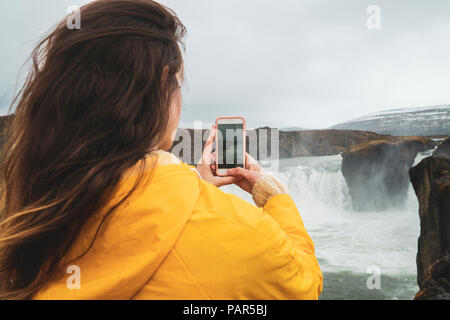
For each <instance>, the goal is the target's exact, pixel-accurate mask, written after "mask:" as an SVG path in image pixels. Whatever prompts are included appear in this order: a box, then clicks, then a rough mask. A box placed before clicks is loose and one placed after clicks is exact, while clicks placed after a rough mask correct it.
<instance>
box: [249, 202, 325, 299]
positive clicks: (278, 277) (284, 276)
mask: <svg viewBox="0 0 450 320" xmlns="http://www.w3.org/2000/svg"><path fill="white" fill-rule="evenodd" d="M258 210H259V212H258V213H259V214H260V218H259V219H258V220H257V221H256V222H255V227H256V229H257V230H258V231H259V232H260V233H261V235H262V236H263V237H264V238H265V239H270V240H269V241H267V243H266V247H265V249H264V252H265V254H261V255H260V257H259V260H260V261H259V262H258V264H259V266H260V267H259V268H257V270H258V271H257V272H256V273H260V274H259V277H260V279H261V281H263V282H264V283H263V284H262V286H261V288H263V291H264V293H261V292H260V294H262V295H263V296H264V297H263V299H307V300H314V299H318V297H319V295H320V293H321V291H322V285H323V276H322V272H321V270H320V268H319V264H318V262H317V259H316V256H315V253H314V244H313V242H312V240H311V238H310V236H309V235H308V233H307V232H306V229H305V227H304V225H303V221H302V219H301V217H300V214H299V212H298V210H297V207H296V205H295V203H294V201H293V200H292V198H291V197H290V196H289V195H287V194H278V195H275V196H273V197H271V198H270V199H269V200H268V201H267V203H266V204H265V206H264V207H263V208H262V210H261V209H258ZM261 211H262V212H261Z"/></svg>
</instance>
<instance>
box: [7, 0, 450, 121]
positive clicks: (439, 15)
mask: <svg viewBox="0 0 450 320" xmlns="http://www.w3.org/2000/svg"><path fill="white" fill-rule="evenodd" d="M86 2H88V1H77V0H70V1H66V0H39V1H35V0H15V1H1V2H0V15H1V16H0V36H1V43H2V50H1V51H0V61H1V68H2V69H1V74H0V108H1V109H0V110H1V113H2V114H4V113H5V112H6V110H7V107H8V101H9V99H10V97H11V95H12V93H13V92H14V90H16V89H17V87H16V86H15V84H16V83H21V81H20V78H18V75H19V71H20V67H21V65H22V64H23V63H24V62H25V59H26V58H27V56H28V55H29V53H30V51H31V49H32V47H33V46H34V44H36V42H37V41H38V40H39V39H40V38H41V36H42V35H43V34H44V33H45V32H46V31H48V30H49V29H50V28H51V27H52V26H53V25H54V24H55V23H56V22H57V21H58V20H59V19H61V18H62V17H63V16H64V15H65V13H66V9H67V7H68V6H69V5H77V4H82V3H86ZM161 2H162V3H164V4H166V5H167V6H169V7H170V8H172V9H173V10H174V11H175V12H176V13H177V14H178V16H179V17H180V19H181V20H182V22H183V23H184V24H185V25H186V27H187V30H188V35H187V38H186V40H185V43H186V47H187V51H186V60H185V63H186V76H187V88H185V89H184V110H183V114H182V124H181V125H182V126H192V122H193V121H194V120H202V121H205V122H207V123H211V122H212V121H213V120H214V119H215V118H216V117H217V116H220V115H244V116H245V117H246V118H247V121H248V125H249V126H250V127H257V126H264V125H270V126H274V127H290V126H298V127H309V128H325V127H328V126H331V125H333V124H336V123H339V122H342V121H345V120H349V119H352V118H355V117H358V116H361V115H365V114H367V113H370V112H376V111H379V110H386V109H391V108H403V107H405V108H406V107H419V106H428V105H438V104H450V58H449V57H450V1H448V0H377V1H375V0H372V1H366V0H333V1H330V0H328V1H327V0H308V1H305V0H226V1H225V0H220V1H219V0H189V1H186V0H164V1H161ZM370 5H377V6H378V7H379V8H380V9H381V20H380V21H381V29H376V30H370V29H368V27H367V19H368V18H369V16H370V14H367V12H366V11H367V8H368V7H369V6H370ZM22 77H23V75H22Z"/></svg>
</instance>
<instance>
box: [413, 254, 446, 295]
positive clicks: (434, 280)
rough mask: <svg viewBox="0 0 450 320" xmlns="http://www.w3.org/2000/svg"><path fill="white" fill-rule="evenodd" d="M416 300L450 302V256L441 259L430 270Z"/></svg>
mask: <svg viewBox="0 0 450 320" xmlns="http://www.w3.org/2000/svg"><path fill="white" fill-rule="evenodd" d="M414 300H450V254H447V255H445V256H443V257H441V258H440V259H438V260H437V261H436V262H435V263H434V264H433V265H432V266H431V267H430V268H429V271H428V274H427V276H426V277H425V279H424V281H423V282H422V285H421V289H420V291H419V292H418V293H417V294H416V296H415V297H414Z"/></svg>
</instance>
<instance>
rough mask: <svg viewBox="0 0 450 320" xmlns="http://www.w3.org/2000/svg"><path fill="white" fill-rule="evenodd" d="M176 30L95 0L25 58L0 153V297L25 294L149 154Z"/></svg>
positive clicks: (165, 98) (173, 58) (174, 56)
mask: <svg viewBox="0 0 450 320" xmlns="http://www.w3.org/2000/svg"><path fill="white" fill-rule="evenodd" d="M184 33H185V28H184V26H183V25H182V23H181V22H180V21H179V19H178V18H177V17H176V15H175V14H174V13H173V12H172V11H170V10H169V9H167V8H165V7H164V6H162V5H160V4H158V3H156V2H154V1H150V0H98V1H93V2H91V3H90V4H88V5H86V6H83V7H82V8H81V29H79V30H77V29H74V30H69V28H68V27H67V25H66V20H63V21H61V22H60V23H59V24H58V25H57V26H56V28H55V29H54V31H52V32H51V34H49V35H48V36H47V37H46V38H45V39H44V40H42V41H41V42H40V43H39V45H38V46H37V47H36V49H35V50H34V51H33V54H32V70H31V71H30V73H29V75H28V77H27V80H26V83H25V84H24V86H23V88H22V89H21V91H20V92H19V94H18V95H17V97H16V99H15V101H14V102H13V105H12V106H11V109H12V108H13V106H15V107H16V109H15V118H14V121H13V124H12V127H11V129H10V132H9V139H8V141H7V144H6V145H5V147H4V152H5V154H4V157H3V163H2V171H1V188H2V189H1V204H0V210H1V211H0V215H1V216H0V299H29V298H32V297H33V295H34V294H36V293H37V292H38V291H39V289H40V288H42V286H43V285H45V284H46V283H47V282H48V281H49V279H50V277H51V275H52V274H54V273H55V272H56V271H57V270H58V268H59V266H58V264H59V262H60V261H61V259H62V258H63V257H64V255H65V254H66V253H67V252H68V250H69V249H70V247H71V245H72V244H73V242H74V239H75V238H76V236H77V235H78V234H79V232H80V230H81V228H82V227H83V225H84V223H85V221H86V220H87V219H88V218H89V217H90V216H92V215H93V214H94V213H95V212H96V211H98V210H99V209H100V208H102V206H104V205H105V203H106V202H107V200H108V198H109V197H110V196H111V195H112V193H113V191H114V190H115V187H116V186H117V185H118V182H119V180H120V178H121V175H122V173H123V172H124V171H125V170H127V169H129V168H130V167H132V166H133V165H135V164H137V163H138V162H139V160H143V159H144V158H145V156H146V155H147V154H148V152H149V151H151V150H154V149H155V148H156V146H157V145H158V143H159V142H160V140H161V138H162V136H163V134H164V133H165V130H166V126H167V123H168V119H169V108H170V101H171V98H172V96H173V94H174V92H176V90H178V81H177V78H176V74H177V73H178V72H179V71H181V70H182V64H183V58H182V52H181V49H180V44H182V43H181V40H182V38H183V36H184ZM166 66H167V67H168V68H167V67H166ZM11 109H10V110H11ZM141 163H144V161H141ZM141 167H142V166H141ZM143 170H144V168H141V171H140V172H141V174H140V175H139V177H141V176H142V172H143ZM139 179H140V178H138V179H137V181H136V184H135V187H136V186H137V185H138V183H139ZM134 189H135V188H133V190H134ZM133 190H131V191H130V193H128V194H127V195H126V196H125V197H124V198H123V199H122V200H121V201H120V202H119V203H117V204H116V205H115V206H112V208H111V209H110V210H109V211H108V213H107V215H105V218H106V217H107V216H108V215H110V214H111V213H112V212H113V211H114V210H115V209H116V208H117V207H118V206H119V205H120V203H121V202H122V201H123V200H125V199H126V198H127V197H129V195H130V194H131V192H133ZM99 228H100V227H99ZM97 231H98V230H97ZM94 240H95V238H94ZM94 240H93V241H94ZM91 246H92V243H91ZM88 250H89V249H88Z"/></svg>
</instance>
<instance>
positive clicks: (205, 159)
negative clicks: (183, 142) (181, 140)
mask: <svg viewBox="0 0 450 320" xmlns="http://www.w3.org/2000/svg"><path fill="white" fill-rule="evenodd" d="M215 137H216V126H215V125H213V126H212V127H211V130H210V131H209V136H208V139H207V140H206V142H205V146H204V148H203V154H202V157H201V159H200V162H199V164H205V165H208V166H209V165H210V164H211V151H212V146H213V143H214V138H215Z"/></svg>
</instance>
